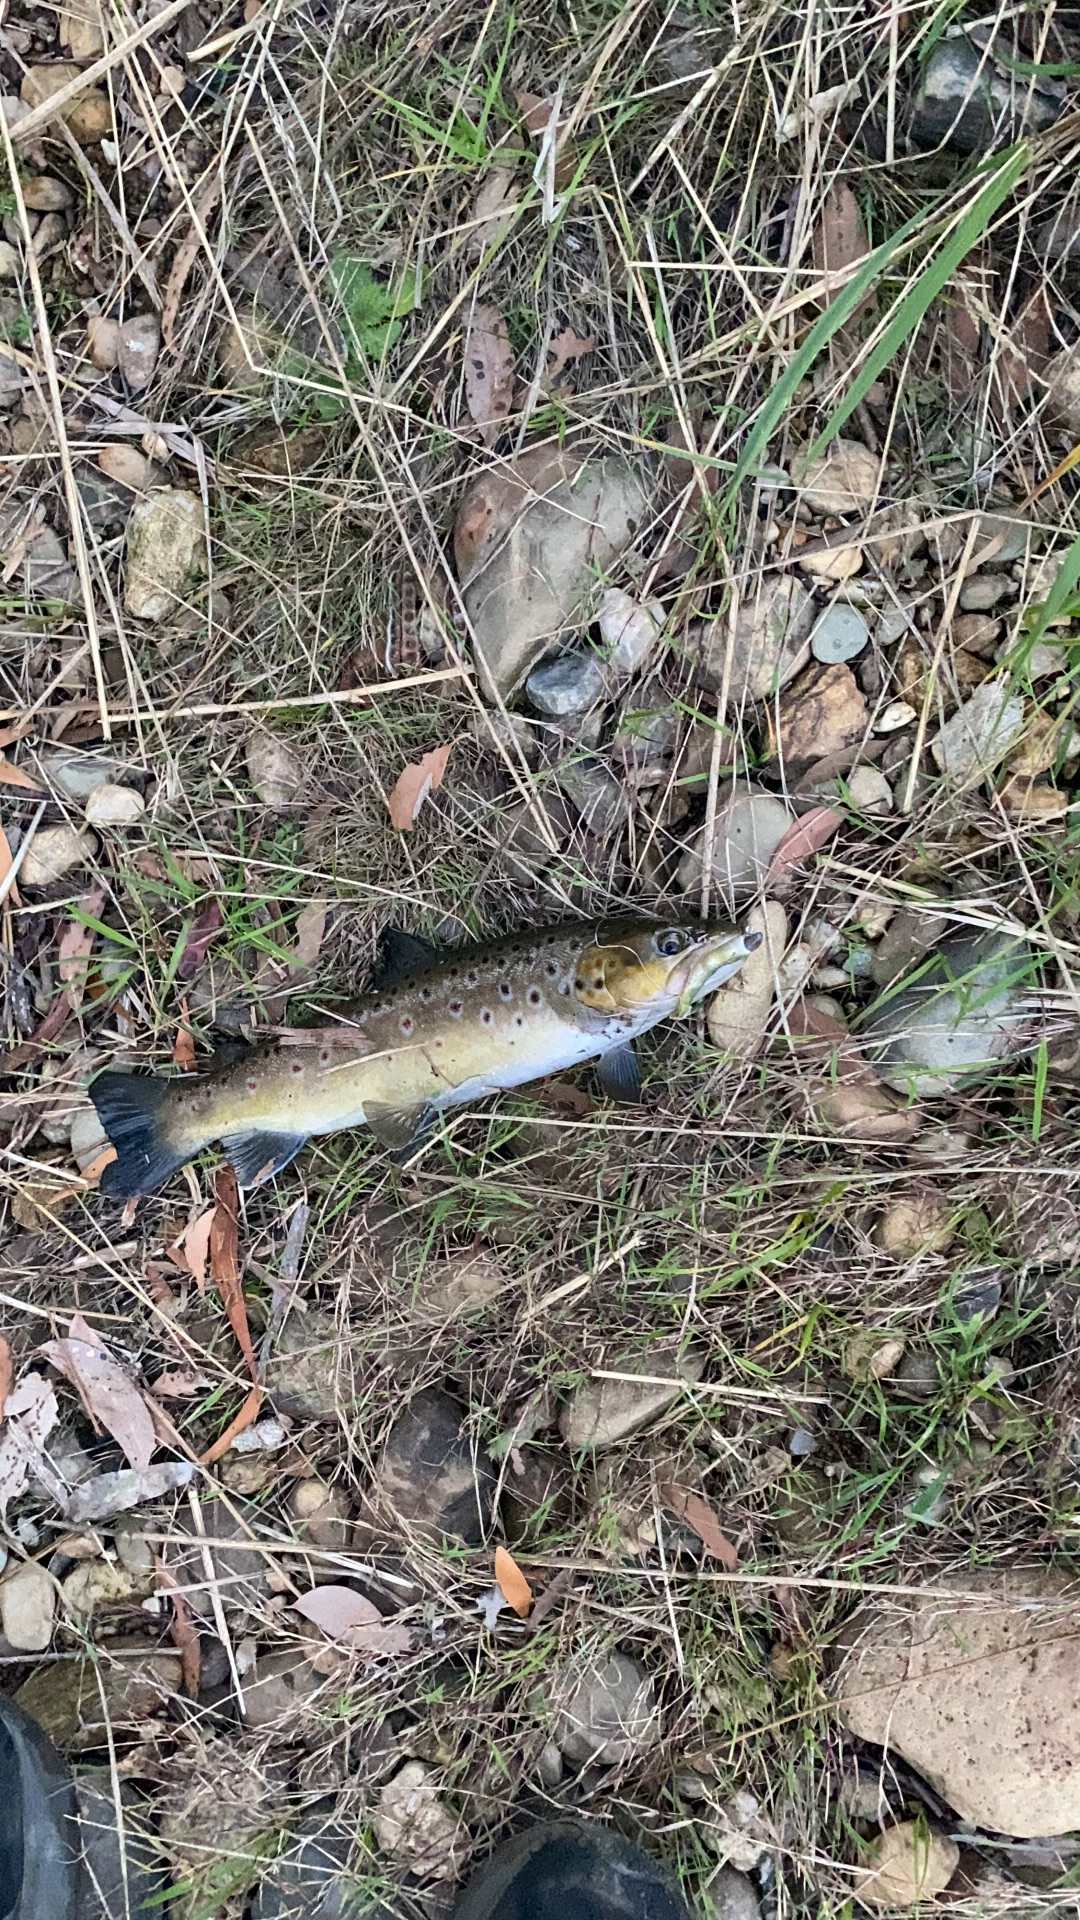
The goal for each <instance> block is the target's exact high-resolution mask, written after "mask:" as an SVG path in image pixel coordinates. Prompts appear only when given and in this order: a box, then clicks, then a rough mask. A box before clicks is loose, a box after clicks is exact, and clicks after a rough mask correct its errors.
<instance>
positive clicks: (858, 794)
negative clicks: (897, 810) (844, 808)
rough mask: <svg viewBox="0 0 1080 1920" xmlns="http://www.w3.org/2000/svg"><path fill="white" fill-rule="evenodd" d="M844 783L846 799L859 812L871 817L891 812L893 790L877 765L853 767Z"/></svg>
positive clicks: (878, 816)
mask: <svg viewBox="0 0 1080 1920" xmlns="http://www.w3.org/2000/svg"><path fill="white" fill-rule="evenodd" d="M844 785H845V786H846V788H847V793H848V799H849V800H850V802H851V804H852V806H853V807H857V808H858V810H859V812H860V813H865V814H867V815H868V816H869V817H870V818H871V819H873V818H875V817H877V818H880V817H881V816H882V815H884V814H887V813H891V812H892V810H893V805H894V801H893V790H892V788H891V787H890V785H889V783H888V781H887V780H886V778H885V775H884V774H883V773H882V772H881V770H880V768H878V767H870V766H863V767H853V768H852V770H851V772H850V773H849V774H848V775H847V776H846V778H845V781H844Z"/></svg>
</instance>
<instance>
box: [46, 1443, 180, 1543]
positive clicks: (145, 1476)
mask: <svg viewBox="0 0 1080 1920" xmlns="http://www.w3.org/2000/svg"><path fill="white" fill-rule="evenodd" d="M194 1475H195V1468H194V1466H193V1465H192V1463H191V1461H190V1460H163V1461H161V1462H159V1464H158V1465H157V1466H153V1467H143V1468H142V1469H140V1470H136V1469H135V1468H133V1467H125V1468H123V1469H122V1470H121V1471H120V1472H118V1473H95V1474H94V1476H93V1478H92V1479H90V1480H84V1481H83V1482H82V1483H81V1485H80V1486H78V1487H76V1488H75V1490H74V1492H73V1493H72V1495H71V1498H70V1499H69V1500H68V1502H67V1505H66V1507H65V1509H64V1518H65V1519H66V1520H68V1521H70V1523H71V1525H72V1526H73V1527H82V1526H87V1525H89V1524H90V1523H91V1522H92V1521H97V1520H111V1519H112V1517H113V1515H114V1514H117V1513H129V1512H130V1510H131V1508H132V1507H140V1506H142V1505H143V1503H144V1502H145V1501H148V1500H160V1499H162V1498H163V1496H164V1495H165V1494H167V1493H175V1492H176V1491H177V1490H178V1489H179V1488H180V1487H186V1486H187V1485H188V1484H189V1482H190V1481H191V1480H192V1479H193V1478H194Z"/></svg>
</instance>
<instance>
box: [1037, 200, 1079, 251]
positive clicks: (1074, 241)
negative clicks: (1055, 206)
mask: <svg viewBox="0 0 1080 1920" xmlns="http://www.w3.org/2000/svg"><path fill="white" fill-rule="evenodd" d="M1031 244H1032V246H1033V247H1034V249H1035V251H1036V253H1041V254H1042V255H1043V256H1044V258H1045V259H1047V260H1056V261H1059V262H1061V263H1062V264H1067V265H1069V266H1075V265H1076V264H1077V262H1080V206H1078V205H1077V203H1076V200H1075V196H1074V197H1072V198H1071V199H1069V200H1067V201H1066V203H1065V205H1064V206H1063V207H1061V208H1059V210H1058V212H1057V213H1055V214H1052V215H1051V217H1050V219H1049V220H1044V221H1043V222H1042V224H1041V226H1038V227H1036V229H1035V231H1034V233H1033V234H1032V236H1031Z"/></svg>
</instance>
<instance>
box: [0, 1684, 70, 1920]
mask: <svg viewBox="0 0 1080 1920" xmlns="http://www.w3.org/2000/svg"><path fill="white" fill-rule="evenodd" d="M75 1817H76V1815H75V1788H74V1785H73V1783H72V1779H71V1774H70V1773H69V1771H68V1769H67V1767H66V1765H65V1764H64V1762H63V1760H62V1759H61V1758H60V1755H59V1754H58V1753H57V1751H56V1748H55V1747H54V1746H53V1743H52V1741H51V1740H50V1739H48V1738H47V1736H46V1735H45V1734H44V1733H43V1732H42V1731H41V1728H40V1727H39V1726H38V1724H37V1722H36V1721H35V1720H31V1719H30V1718H29V1716H28V1715H27V1714H25V1713H23V1712H22V1711H21V1710H20V1708H18V1707H16V1706H14V1705H13V1704H12V1702H11V1701H10V1700H0V1920H74V1916H75V1912H76V1898H77V1893H78V1881H79V1873H78V1864H77V1858H76V1856H75V1855H74V1853H73V1851H72V1845H71V1841H72V1835H73V1834H74V1833H75V1832H76V1830H77V1829H76V1828H75V1825H74V1821H75Z"/></svg>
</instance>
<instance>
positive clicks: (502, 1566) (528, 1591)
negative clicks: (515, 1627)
mask: <svg viewBox="0 0 1080 1920" xmlns="http://www.w3.org/2000/svg"><path fill="white" fill-rule="evenodd" d="M495 1578H496V1581H497V1582H498V1585H499V1588H500V1590H501V1592H502V1596H503V1599H504V1600H505V1601H506V1604H507V1606H508V1607H513V1609H514V1612H515V1613H516V1614H517V1615H518V1618H519V1619H521V1620H527V1619H528V1617H529V1614H530V1613H531V1611H532V1603H533V1590H532V1588H531V1587H530V1585H529V1583H528V1581H527V1580H526V1578H525V1575H524V1574H523V1573H522V1571H521V1568H520V1567H519V1566H518V1563H517V1561H516V1560H515V1559H514V1556H513V1554H512V1553H508V1552H507V1550H506V1548H505V1547H496V1549H495Z"/></svg>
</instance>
